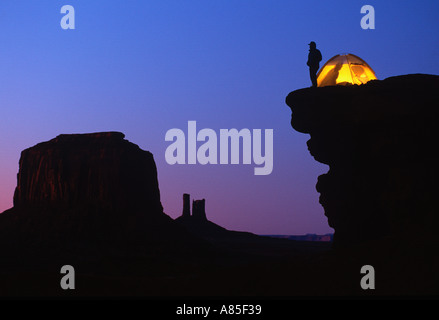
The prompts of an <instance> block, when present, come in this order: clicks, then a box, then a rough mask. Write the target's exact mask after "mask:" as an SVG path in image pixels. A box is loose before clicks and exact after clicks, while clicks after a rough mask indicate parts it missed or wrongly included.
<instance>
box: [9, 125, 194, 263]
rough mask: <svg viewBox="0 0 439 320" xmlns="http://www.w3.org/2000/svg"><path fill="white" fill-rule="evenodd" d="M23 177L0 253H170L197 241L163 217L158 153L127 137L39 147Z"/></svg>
mask: <svg viewBox="0 0 439 320" xmlns="http://www.w3.org/2000/svg"><path fill="white" fill-rule="evenodd" d="M17 177H18V179H17V187H16V190H15V194H14V207H13V208H11V209H9V210H7V211H6V212H4V213H3V214H1V215H0V247H1V248H0V249H2V250H10V251H12V252H14V253H13V254H14V255H17V254H19V255H21V254H24V253H23V252H28V253H29V252H31V253H32V252H44V251H47V252H49V251H50V252H56V254H61V252H62V253H66V252H70V253H72V252H75V253H76V254H77V255H78V256H81V257H84V256H89V255H96V252H98V254H99V255H100V254H103V255H105V254H106V253H108V252H119V253H123V254H128V252H143V254H145V252H151V250H154V251H160V250H164V251H165V252H169V254H171V252H172V250H176V251H178V250H180V249H181V247H182V246H185V245H186V244H188V243H195V242H197V241H198V240H196V239H195V238H192V237H191V236H190V235H188V234H187V232H185V231H184V230H183V229H182V228H181V227H180V226H178V225H177V224H176V223H175V222H174V220H172V219H171V218H170V217H169V216H167V215H166V214H165V213H164V212H163V207H162V204H161V202H160V191H159V186H158V180H157V169H156V165H155V162H154V158H153V155H152V154H151V153H150V152H148V151H144V150H142V149H140V148H139V147H138V146H137V145H135V144H133V143H131V142H129V141H127V140H125V139H124V134H122V133H119V132H102V133H91V134H71V135H60V136H58V137H56V138H55V139H52V140H50V141H47V142H43V143H40V144H37V145H36V146H34V147H31V148H29V149H26V150H24V151H23V152H22V154H21V158H20V166H19V172H18V176H17ZM164 248H166V250H165V249H164ZM179 248H180V249H179ZM194 248H197V245H195V244H194V245H193V247H192V248H191V247H190V246H188V249H190V250H195V249H194ZM145 250H146V251H145ZM181 251H183V250H181ZM17 252H19V253H17ZM91 252H93V254H91Z"/></svg>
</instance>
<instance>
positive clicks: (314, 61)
mask: <svg viewBox="0 0 439 320" xmlns="http://www.w3.org/2000/svg"><path fill="white" fill-rule="evenodd" d="M308 45H309V54H308V61H307V62H306V64H307V65H308V67H309V76H310V78H311V82H312V86H313V87H317V71H318V70H319V67H320V61H322V54H321V53H320V50H318V49H317V45H316V43H315V42H314V41H311V42H310V43H309V44H308Z"/></svg>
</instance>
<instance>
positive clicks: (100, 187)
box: [14, 132, 163, 214]
mask: <svg viewBox="0 0 439 320" xmlns="http://www.w3.org/2000/svg"><path fill="white" fill-rule="evenodd" d="M124 137H125V136H124V134H122V133H120V132H103V133H92V134H72V135H59V136H58V137H56V138H55V139H52V140H50V141H48V142H43V143H40V144H38V145H36V146H34V147H32V148H29V149H26V150H24V151H23V152H22V153H21V158H20V170H19V172H18V179H17V180H18V181H17V188H16V190H15V194H14V207H16V208H23V207H36V206H37V207H48V206H50V207H58V208H61V207H68V208H72V207H87V208H90V207H96V208H100V209H105V210H110V211H114V210H119V209H123V210H128V211H130V212H136V211H137V210H143V209H145V207H147V208H148V214H161V213H162V212H163V208H162V205H161V203H160V191H159V188H158V181H157V169H156V165H155V162H154V158H153V156H152V154H151V153H150V152H148V151H144V150H141V149H140V148H139V147H138V146H137V145H135V144H133V143H131V142H129V141H127V140H124Z"/></svg>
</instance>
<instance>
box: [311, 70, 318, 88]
mask: <svg viewBox="0 0 439 320" xmlns="http://www.w3.org/2000/svg"><path fill="white" fill-rule="evenodd" d="M317 71H318V68H317V69H316V68H309V77H310V78H311V83H312V86H313V87H317Z"/></svg>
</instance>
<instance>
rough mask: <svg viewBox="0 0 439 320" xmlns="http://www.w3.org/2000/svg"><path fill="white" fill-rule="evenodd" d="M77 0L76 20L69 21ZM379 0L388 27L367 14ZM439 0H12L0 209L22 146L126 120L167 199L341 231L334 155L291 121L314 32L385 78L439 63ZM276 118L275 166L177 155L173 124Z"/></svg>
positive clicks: (0, 92)
mask: <svg viewBox="0 0 439 320" xmlns="http://www.w3.org/2000/svg"><path fill="white" fill-rule="evenodd" d="M65 4H70V5H73V6H74V8H75V11H76V29H75V30H63V29H62V28H61V27H60V20H61V18H62V14H61V13H60V9H61V7H62V6H63V5H65ZM365 4H369V5H373V6H374V8H375V14H376V23H375V25H376V29H375V30H363V29H361V27H360V20H361V17H362V14H361V13H360V9H361V7H362V6H363V5H365ZM438 12H439V2H438V1H437V0H432V1H405V2H401V1H396V0H395V1H383V0H380V1H367V2H365V1H352V0H343V1H326V0H321V1H291V0H285V1H283V0H276V1H272V0H245V1H244V0H233V1H232V0H212V1H206V0H198V1H193V0H187V1H179V0H178V1H177V0H175V1H167V0H161V1H158V0H157V1H155V0H154V1H143V0H132V1H122V0H117V1H116V0H114V1H97V0H92V1H79V0H69V1H68V2H66V1H64V0H47V1H25V0H2V1H1V2H0V30H1V33H0V43H1V49H0V156H1V158H0V159H1V162H0V211H3V210H5V209H7V208H9V207H11V206H12V197H13V192H14V188H15V185H16V174H17V171H18V160H19V157H20V152H21V151H22V150H23V149H25V148H28V147H31V146H33V145H35V144H37V143H39V142H42V141H47V140H50V139H52V138H54V137H55V136H57V135H59V134H61V133H87V132H97V131H121V132H123V133H125V135H126V139H128V140H129V141H131V142H133V143H136V144H138V145H139V146H140V147H141V148H142V149H145V150H149V151H151V152H152V153H153V154H154V157H155V160H156V163H157V167H158V178H159V183H160V190H161V197H162V203H163V206H164V208H165V212H166V213H167V214H168V215H170V216H171V217H177V216H179V215H180V214H181V211H182V194H183V193H190V194H191V195H192V197H193V198H195V199H200V198H206V211H207V215H208V218H209V219H211V220H212V221H214V222H216V223H218V224H220V225H222V226H224V227H226V228H229V229H234V230H245V231H251V232H255V233H259V234H303V233H327V232H332V229H331V228H329V227H328V225H327V221H326V218H325V216H324V214H323V209H322V208H321V206H320V205H319V203H318V196H319V195H318V193H317V192H316V190H315V184H316V181H317V176H318V175H320V174H322V173H325V172H326V171H327V169H328V168H327V167H326V166H324V165H322V164H319V163H317V162H316V161H314V159H313V158H312V157H311V155H309V153H308V151H307V147H306V141H307V140H308V138H309V137H308V136H307V135H304V134H300V133H298V132H295V131H294V130H293V129H292V128H291V126H290V110H289V108H288V107H287V106H286V105H285V97H286V95H287V94H288V93H289V92H290V91H293V90H296V89H299V88H302V87H307V86H309V85H310V81H309V78H308V70H307V67H306V64H305V62H306V59H307V54H308V45H307V44H308V43H309V42H310V41H311V40H314V41H316V42H317V46H318V48H319V49H320V50H321V52H322V54H323V62H325V61H327V60H328V59H329V58H331V57H332V56H334V55H336V54H339V53H353V54H356V55H358V56H360V57H361V58H363V59H364V60H366V62H368V63H369V64H370V66H371V67H372V68H373V69H374V70H375V72H376V74H377V77H378V78H379V79H384V78H386V77H389V76H393V75H401V74H407V73H430V74H439V63H438V62H437V59H438V57H439V38H438V34H439V23H438V19H437V15H438ZM189 120H195V121H197V126H198V128H199V129H202V128H211V129H214V130H215V131H217V132H218V133H219V130H220V129H223V128H224V129H231V128H237V129H242V128H249V129H273V130H274V169H273V172H272V174H271V175H268V176H255V175H254V174H253V168H254V165H253V164H252V165H206V166H202V165H174V166H170V165H168V164H167V163H166V161H165V150H166V148H167V146H168V145H169V144H170V143H169V142H166V141H165V134H166V132H167V131H168V130H169V129H172V128H180V129H182V130H183V131H186V130H187V129H186V128H187V122H188V121H189Z"/></svg>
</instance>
